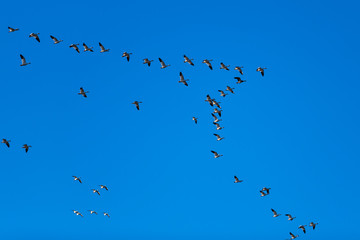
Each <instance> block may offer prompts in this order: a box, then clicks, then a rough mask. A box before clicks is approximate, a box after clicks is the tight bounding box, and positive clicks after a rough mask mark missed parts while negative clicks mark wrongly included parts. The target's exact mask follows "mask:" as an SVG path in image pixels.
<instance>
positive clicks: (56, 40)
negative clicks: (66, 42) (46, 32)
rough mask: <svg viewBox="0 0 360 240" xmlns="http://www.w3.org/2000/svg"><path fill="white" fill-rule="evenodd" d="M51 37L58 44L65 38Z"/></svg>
mask: <svg viewBox="0 0 360 240" xmlns="http://www.w3.org/2000/svg"><path fill="white" fill-rule="evenodd" d="M50 38H51V39H52V40H53V41H54V44H58V43H61V42H62V41H63V40H59V39H57V38H56V37H54V36H52V35H50Z"/></svg>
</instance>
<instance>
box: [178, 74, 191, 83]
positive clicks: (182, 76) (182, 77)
mask: <svg viewBox="0 0 360 240" xmlns="http://www.w3.org/2000/svg"><path fill="white" fill-rule="evenodd" d="M188 81H189V79H185V78H184V75H183V74H182V72H180V81H179V83H183V84H184V85H185V86H189V85H188V83H187V82H188Z"/></svg>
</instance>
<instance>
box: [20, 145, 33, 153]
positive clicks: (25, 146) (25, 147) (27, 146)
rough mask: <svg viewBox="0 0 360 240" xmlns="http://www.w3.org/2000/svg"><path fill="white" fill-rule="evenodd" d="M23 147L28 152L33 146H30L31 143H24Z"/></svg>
mask: <svg viewBox="0 0 360 240" xmlns="http://www.w3.org/2000/svg"><path fill="white" fill-rule="evenodd" d="M22 148H24V149H25V152H26V153H27V152H28V151H29V148H31V146H30V145H27V144H24V145H23V146H22Z"/></svg>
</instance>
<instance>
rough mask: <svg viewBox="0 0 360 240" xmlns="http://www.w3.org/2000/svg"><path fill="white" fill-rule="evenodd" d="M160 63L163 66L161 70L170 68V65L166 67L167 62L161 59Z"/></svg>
mask: <svg viewBox="0 0 360 240" xmlns="http://www.w3.org/2000/svg"><path fill="white" fill-rule="evenodd" d="M159 61H160V64H161V68H167V67H169V66H170V64H169V65H166V64H165V62H164V61H163V60H162V59H161V58H159Z"/></svg>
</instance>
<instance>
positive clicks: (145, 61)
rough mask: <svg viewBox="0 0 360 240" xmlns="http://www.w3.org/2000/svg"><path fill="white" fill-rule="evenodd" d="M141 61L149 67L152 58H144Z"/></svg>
mask: <svg viewBox="0 0 360 240" xmlns="http://www.w3.org/2000/svg"><path fill="white" fill-rule="evenodd" d="M143 61H144V62H143V64H147V65H148V66H149V67H150V65H151V62H153V61H154V60H149V59H148V58H145V59H144V60H143Z"/></svg>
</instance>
